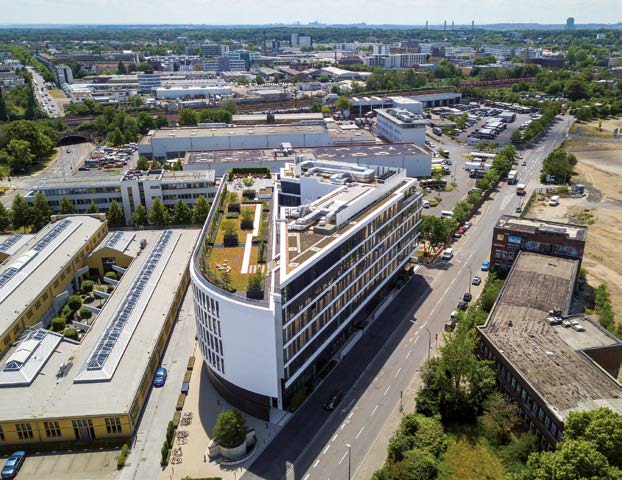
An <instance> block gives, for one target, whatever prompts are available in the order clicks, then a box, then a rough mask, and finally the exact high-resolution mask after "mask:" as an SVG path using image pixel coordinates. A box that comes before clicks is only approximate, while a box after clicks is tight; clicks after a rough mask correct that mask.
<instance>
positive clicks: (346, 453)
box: [339, 450, 348, 465]
mask: <svg viewBox="0 0 622 480" xmlns="http://www.w3.org/2000/svg"><path fill="white" fill-rule="evenodd" d="M346 455H348V451H347V450H346V452H345V453H344V454H343V457H341V460H339V465H341V462H343V461H344V459H345V458H346Z"/></svg>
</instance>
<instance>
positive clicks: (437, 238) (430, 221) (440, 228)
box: [419, 215, 451, 253]
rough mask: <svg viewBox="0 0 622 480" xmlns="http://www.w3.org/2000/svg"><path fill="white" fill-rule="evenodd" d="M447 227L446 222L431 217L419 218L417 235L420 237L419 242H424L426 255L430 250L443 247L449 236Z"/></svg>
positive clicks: (449, 232)
mask: <svg viewBox="0 0 622 480" xmlns="http://www.w3.org/2000/svg"><path fill="white" fill-rule="evenodd" d="M449 226H450V225H449V223H448V222H445V221H443V219H441V218H439V217H436V216H433V215H424V216H422V217H421V224H420V225H419V234H420V235H421V240H422V241H423V242H424V249H425V250H426V252H427V253H429V252H430V249H436V248H438V247H440V246H441V245H445V243H446V242H447V240H448V239H449V235H450V234H451V229H450V228H449Z"/></svg>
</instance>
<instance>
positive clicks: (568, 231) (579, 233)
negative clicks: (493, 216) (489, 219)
mask: <svg viewBox="0 0 622 480" xmlns="http://www.w3.org/2000/svg"><path fill="white" fill-rule="evenodd" d="M496 228H501V229H504V228H505V229H508V230H513V231H520V232H525V233H531V234H535V233H537V232H547V233H557V234H564V235H566V236H567V237H568V238H570V239H573V240H580V241H583V242H584V241H585V240H586V238H587V227H584V226H581V225H572V224H569V223H559V222H549V221H545V220H539V219H536V218H519V217H513V216H511V215H502V216H501V217H500V218H499V220H498V221H497V225H496Z"/></svg>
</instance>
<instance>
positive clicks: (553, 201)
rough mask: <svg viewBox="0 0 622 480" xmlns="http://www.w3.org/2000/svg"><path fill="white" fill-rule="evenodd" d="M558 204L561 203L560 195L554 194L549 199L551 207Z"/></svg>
mask: <svg viewBox="0 0 622 480" xmlns="http://www.w3.org/2000/svg"><path fill="white" fill-rule="evenodd" d="M557 205H559V195H553V196H552V197H551V198H550V199H549V206H550V207H556V206H557Z"/></svg>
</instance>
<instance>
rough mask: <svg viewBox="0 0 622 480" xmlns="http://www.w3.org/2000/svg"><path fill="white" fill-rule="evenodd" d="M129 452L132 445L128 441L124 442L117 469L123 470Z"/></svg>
mask: <svg viewBox="0 0 622 480" xmlns="http://www.w3.org/2000/svg"><path fill="white" fill-rule="evenodd" d="M129 452H130V447H129V446H128V445H127V443H124V444H123V446H122V447H121V451H120V452H119V458H117V470H121V469H122V468H123V467H125V461H126V459H127V454H128V453H129Z"/></svg>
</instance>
